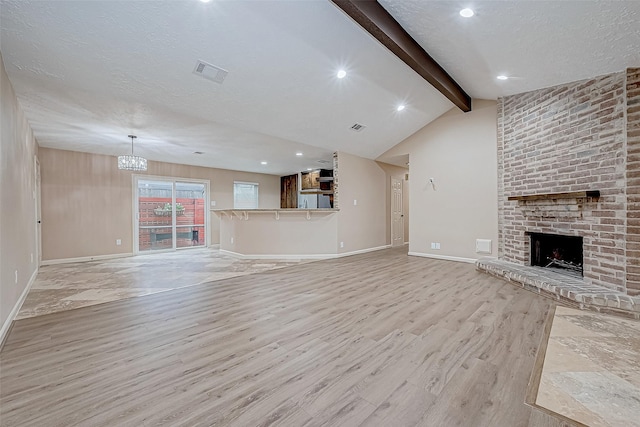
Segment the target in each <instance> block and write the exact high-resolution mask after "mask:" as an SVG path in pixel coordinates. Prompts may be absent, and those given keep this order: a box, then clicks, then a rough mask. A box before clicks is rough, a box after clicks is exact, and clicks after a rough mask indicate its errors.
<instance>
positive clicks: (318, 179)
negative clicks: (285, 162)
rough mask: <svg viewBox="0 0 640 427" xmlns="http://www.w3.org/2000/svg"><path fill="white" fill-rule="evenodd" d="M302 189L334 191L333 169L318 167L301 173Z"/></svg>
mask: <svg viewBox="0 0 640 427" xmlns="http://www.w3.org/2000/svg"><path fill="white" fill-rule="evenodd" d="M300 175H301V186H300V189H301V190H320V191H333V170H332V169H318V170H314V171H309V172H302V173H301V174H300Z"/></svg>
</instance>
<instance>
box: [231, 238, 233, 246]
mask: <svg viewBox="0 0 640 427" xmlns="http://www.w3.org/2000/svg"><path fill="white" fill-rule="evenodd" d="M231 244H232V245H233V237H232V238H231Z"/></svg>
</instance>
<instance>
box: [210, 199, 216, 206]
mask: <svg viewBox="0 0 640 427" xmlns="http://www.w3.org/2000/svg"><path fill="white" fill-rule="evenodd" d="M211 207H212V208H215V207H216V201H215V200H212V201H211Z"/></svg>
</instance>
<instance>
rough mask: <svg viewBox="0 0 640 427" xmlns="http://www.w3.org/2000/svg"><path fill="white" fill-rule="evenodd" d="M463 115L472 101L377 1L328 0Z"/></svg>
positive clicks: (468, 109)
mask: <svg viewBox="0 0 640 427" xmlns="http://www.w3.org/2000/svg"><path fill="white" fill-rule="evenodd" d="M331 1H332V2H333V3H334V4H335V5H336V6H338V7H339V8H340V9H342V10H343V11H344V12H345V13H346V14H347V15H349V16H350V17H351V19H353V20H354V21H356V22H357V23H358V24H360V26H361V27H362V28H364V29H365V30H366V31H367V32H369V34H371V35H372V36H373V37H375V38H376V39H377V40H378V41H379V42H380V43H382V44H383V45H384V46H386V48H387V49H389V50H390V51H391V52H393V53H394V54H395V55H396V56H397V57H398V58H400V59H401V60H402V61H403V62H404V63H405V64H407V65H408V66H409V67H411V68H412V69H413V70H414V71H415V72H416V73H418V74H420V75H421V76H422V77H423V78H424V79H425V80H426V81H428V82H429V83H430V84H431V85H432V86H433V87H435V88H436V89H438V90H439V91H440V92H441V93H442V94H443V95H444V96H446V97H447V98H448V99H449V100H450V101H451V102H453V103H454V104H455V105H456V106H457V107H458V108H460V109H461V110H462V111H464V112H465V113H466V112H468V111H471V97H470V96H469V95H467V93H466V92H465V91H464V90H462V88H461V87H460V86H459V85H458V83H456V81H455V80H453V78H452V77H451V76H450V75H449V74H448V73H447V72H446V71H445V70H444V69H443V68H442V67H441V66H440V65H439V64H438V63H437V62H436V61H435V60H434V59H433V58H432V57H431V56H429V54H428V53H427V52H425V50H424V49H423V48H422V47H421V46H420V45H419V44H418V43H417V42H416V41H415V40H414V39H413V38H412V37H411V36H410V35H409V34H408V33H407V32H406V31H405V30H404V28H402V26H401V25H400V24H399V23H398V21H396V20H395V19H394V18H393V16H391V15H390V14H389V12H387V11H386V10H385V8H383V7H382V5H380V3H378V2H377V1H376V0H331Z"/></svg>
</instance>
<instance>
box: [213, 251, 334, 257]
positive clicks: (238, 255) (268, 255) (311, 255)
mask: <svg viewBox="0 0 640 427" xmlns="http://www.w3.org/2000/svg"><path fill="white" fill-rule="evenodd" d="M220 253H223V254H225V255H229V256H232V257H234V258H239V259H285V260H298V259H329V258H335V257H336V255H335V254H300V255H278V254H248V255H245V254H241V253H238V252H233V251H227V250H225V249H220Z"/></svg>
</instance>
